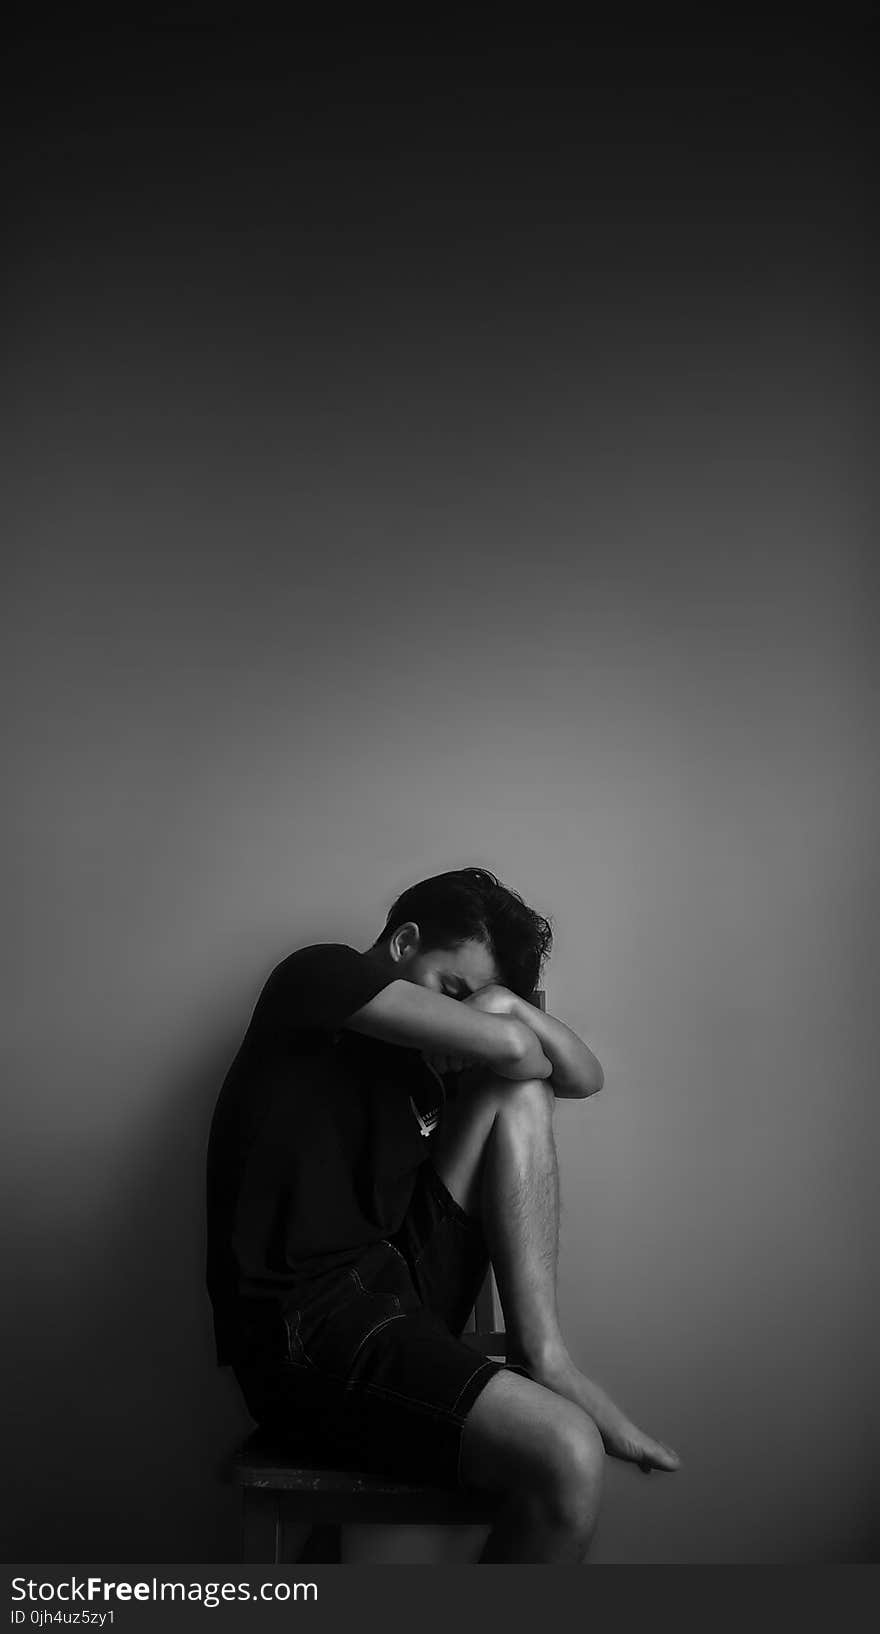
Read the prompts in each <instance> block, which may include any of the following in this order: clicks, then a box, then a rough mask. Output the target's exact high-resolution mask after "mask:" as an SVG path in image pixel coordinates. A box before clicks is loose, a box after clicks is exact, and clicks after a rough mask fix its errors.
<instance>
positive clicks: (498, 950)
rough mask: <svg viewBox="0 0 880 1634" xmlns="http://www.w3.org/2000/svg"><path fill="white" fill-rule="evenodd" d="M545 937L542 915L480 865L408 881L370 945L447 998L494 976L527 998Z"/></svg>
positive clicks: (548, 935)
mask: <svg viewBox="0 0 880 1634" xmlns="http://www.w3.org/2000/svg"><path fill="white" fill-rule="evenodd" d="M552 940H553V931H552V928H551V924H550V921H549V920H547V919H544V918H542V917H541V915H540V914H537V913H534V912H533V911H532V909H531V908H527V907H526V905H525V903H524V902H523V900H522V897H520V896H518V895H517V893H516V892H515V891H511V890H509V889H508V888H507V887H506V886H504V885H502V884H500V883H499V881H498V880H497V879H496V877H495V875H494V874H490V873H489V872H488V870H487V869H485V868H457V869H454V870H452V871H451V872H449V873H445V874H435V875H434V876H433V877H432V878H431V879H425V880H422V881H421V882H420V883H419V884H418V885H412V886H410V888H409V889H408V890H406V891H404V892H403V894H402V896H399V897H398V898H397V901H396V902H395V903H394V905H393V907H392V908H391V909H390V910H389V913H388V917H387V919H386V922H385V928H384V929H383V931H382V933H381V935H380V936H378V937H377V938H376V941H375V942H374V943H373V945H372V948H371V949H370V951H371V952H377V953H381V954H383V955H385V956H387V957H390V958H391V959H393V961H394V963H395V964H396V965H398V966H399V974H400V976H402V977H404V978H405V979H406V980H407V981H414V982H417V983H418V984H419V985H420V986H422V987H432V988H434V990H435V991H437V992H441V993H450V994H451V995H452V997H453V998H467V996H468V994H469V993H473V992H476V990H477V988H479V987H485V986H486V984H487V983H488V982H500V983H501V984H502V985H503V986H504V987H509V988H510V990H511V992H513V993H518V994H519V996H520V998H529V997H530V995H531V993H532V991H533V990H534V988H535V987H537V986H538V982H539V980H540V976H541V969H542V965H543V963H544V960H545V959H546V957H547V955H548V954H549V951H550V947H551V943H552Z"/></svg>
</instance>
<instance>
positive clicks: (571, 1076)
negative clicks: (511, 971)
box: [508, 993, 605, 1100]
mask: <svg viewBox="0 0 880 1634" xmlns="http://www.w3.org/2000/svg"><path fill="white" fill-rule="evenodd" d="M510 997H511V1000H512V1003H511V1005H510V1008H509V1012H508V1013H509V1014H510V1015H513V1016H515V1018H516V1019H517V1021H524V1022H525V1024H526V1026H527V1027H530V1028H531V1029H532V1032H533V1033H535V1034H536V1036H537V1038H538V1042H539V1043H540V1045H541V1049H542V1050H543V1052H544V1054H545V1055H546V1056H547V1059H548V1060H549V1061H552V1063H553V1071H552V1073H551V1075H550V1078H549V1080H548V1082H550V1083H551V1084H552V1085H553V1088H554V1090H555V1091H556V1094H557V1096H559V1097H560V1098H561V1099H563V1100H580V1099H582V1098H584V1097H585V1096H587V1095H595V1094H596V1093H597V1092H598V1091H599V1090H600V1089H601V1088H602V1085H603V1084H604V1082H605V1074H604V1072H603V1071H602V1067H601V1065H600V1063H599V1061H598V1060H597V1059H596V1057H595V1055H594V1054H593V1052H592V1050H591V1049H589V1048H588V1046H587V1045H586V1044H585V1043H584V1041H583V1039H582V1038H579V1037H578V1035H577V1033H575V1032H572V1029H571V1028H570V1027H566V1025H565V1022H564V1021H560V1020H559V1018H558V1016H551V1015H548V1014H547V1012H546V1010H539V1009H538V1008H537V1006H536V1005H534V1004H529V1003H528V1001H527V1000H526V999H521V998H518V997H517V995H516V994H515V993H511V995H510Z"/></svg>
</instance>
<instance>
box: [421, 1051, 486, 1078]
mask: <svg viewBox="0 0 880 1634" xmlns="http://www.w3.org/2000/svg"><path fill="white" fill-rule="evenodd" d="M422 1060H423V1061H427V1063H428V1066H429V1067H432V1068H433V1070H434V1071H435V1072H437V1073H439V1074H440V1077H441V1078H443V1077H444V1076H445V1075H446V1073H447V1072H464V1071H465V1069H466V1068H467V1067H478V1066H483V1067H485V1065H486V1064H485V1062H481V1061H480V1060H479V1059H478V1057H477V1056H476V1055H445V1054H443V1053H442V1052H441V1051H434V1050H432V1051H430V1052H429V1051H428V1050H422Z"/></svg>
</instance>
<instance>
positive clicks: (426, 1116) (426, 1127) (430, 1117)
mask: <svg viewBox="0 0 880 1634" xmlns="http://www.w3.org/2000/svg"><path fill="white" fill-rule="evenodd" d="M409 1104H410V1106H411V1107H412V1109H413V1114H414V1116H415V1118H416V1120H417V1122H418V1125H419V1131H420V1133H421V1134H423V1135H424V1136H425V1138H426V1139H427V1137H428V1135H430V1134H432V1133H433V1131H434V1130H435V1129H436V1127H437V1123H438V1121H439V1118H440V1110H441V1109H440V1107H439V1106H435V1107H434V1108H433V1109H432V1110H431V1111H430V1112H420V1111H419V1109H418V1107H417V1106H416V1103H415V1101H414V1100H413V1098H412V1096H410V1098H409Z"/></svg>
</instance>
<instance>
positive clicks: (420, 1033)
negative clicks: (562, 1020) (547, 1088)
mask: <svg viewBox="0 0 880 1634" xmlns="http://www.w3.org/2000/svg"><path fill="white" fill-rule="evenodd" d="M510 997H511V998H513V994H512V993H511V995H510ZM526 1008H528V1006H526ZM342 1025H343V1026H344V1027H348V1028H351V1029H352V1031H353V1032H359V1033H366V1034H367V1035H368V1036H370V1037H372V1038H382V1039H384V1040H385V1041H386V1043H388V1044H400V1045H403V1046H404V1047H405V1048H408V1049H417V1050H422V1051H429V1052H430V1051H448V1052H450V1053H454V1054H457V1055H464V1056H468V1057H471V1058H472V1059H473V1060H475V1061H480V1062H483V1063H485V1065H486V1066H488V1067H491V1068H492V1070H493V1071H495V1072H498V1073H500V1074H501V1076H502V1077H503V1078H517V1079H524V1078H549V1076H550V1074H551V1072H552V1070H553V1067H552V1063H551V1061H550V1059H549V1057H548V1056H546V1055H545V1054H544V1052H543V1050H542V1048H541V1043H540V1040H539V1038H538V1036H537V1033H536V1031H535V1030H534V1028H531V1027H529V1026H528V1025H526V1024H525V1023H524V1021H523V1020H521V1019H520V1018H519V1017H518V1016H515V1015H514V1014H513V1013H512V1012H511V1013H510V1014H503V1013H502V1012H501V1010H500V1009H499V1010H496V1011H495V1012H490V1011H488V1010H487V1009H485V1008H479V1007H474V1006H471V1005H469V1004H468V1003H467V1002H462V1001H461V1000H459V999H453V998H450V997H449V996H448V994H446V993H435V992H433V991H432V990H431V989H430V988H427V987H422V986H421V985H420V984H419V983H417V982H408V981H405V980H403V979H402V978H401V979H395V980H394V981H392V982H389V983H388V985H387V987H384V988H383V989H382V991H381V993H377V994H376V996H375V998H372V999H370V1001H369V1003H368V1004H364V1005H362V1006H361V1008H360V1009H359V1010H355V1011H354V1012H353V1014H352V1015H350V1016H349V1017H348V1018H347V1020H345V1021H344V1022H343V1023H342Z"/></svg>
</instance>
